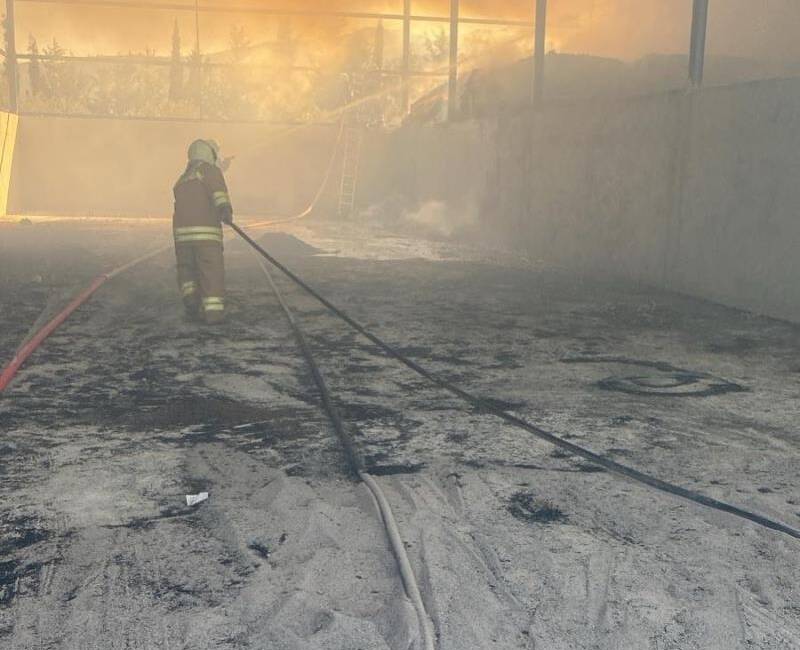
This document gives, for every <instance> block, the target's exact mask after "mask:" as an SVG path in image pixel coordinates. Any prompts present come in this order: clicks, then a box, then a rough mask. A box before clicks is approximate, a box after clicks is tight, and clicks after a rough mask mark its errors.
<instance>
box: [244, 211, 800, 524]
mask: <svg viewBox="0 0 800 650" xmlns="http://www.w3.org/2000/svg"><path fill="white" fill-rule="evenodd" d="M231 227H232V228H233V229H234V230H235V231H236V232H237V233H238V234H239V235H240V236H241V237H242V239H244V240H245V241H246V242H247V243H248V244H250V245H251V246H252V247H253V248H254V249H255V250H256V251H257V252H258V253H259V254H260V255H261V256H262V257H264V258H265V259H266V260H267V261H268V262H269V263H270V264H272V265H273V266H274V267H275V268H277V269H278V270H279V271H281V272H282V273H283V274H284V275H286V276H287V277H288V278H289V279H290V280H292V282H294V283H295V284H297V285H298V286H300V287H301V288H302V289H303V290H304V291H306V292H307V293H309V294H310V295H311V296H313V297H314V298H315V299H316V300H318V301H319V302H320V303H322V305H324V306H325V307H326V308H327V309H328V310H329V311H330V312H331V313H333V314H335V315H336V316H337V317H339V318H340V319H341V320H343V321H344V322H345V323H347V324H348V325H349V326H350V327H351V328H353V329H354V330H355V331H356V332H358V333H359V334H361V335H362V336H365V337H366V338H367V339H369V340H370V341H371V342H372V343H374V344H375V345H376V346H378V347H379V348H380V349H381V350H383V351H384V352H385V353H386V354H387V355H389V356H390V357H393V358H394V359H397V360H398V361H399V362H400V363H402V364H403V365H405V366H407V367H408V368H410V369H411V370H413V371H414V372H416V373H417V374H418V375H420V376H422V377H424V378H425V379H427V380H428V381H430V382H431V383H433V384H435V385H437V386H439V387H440V388H442V389H444V390H446V391H448V392H450V393H452V394H453V395H455V396H456V397H458V398H460V399H462V400H463V401H465V402H467V403H468V404H470V405H471V406H473V407H474V408H476V409H477V410H478V411H480V412H483V413H488V414H490V415H493V416H495V417H498V418H500V419H502V420H503V421H505V422H506V423H508V424H510V425H512V426H514V427H517V428H519V429H523V430H525V431H527V432H528V433H531V434H533V435H534V436H536V437H537V438H539V439H541V440H544V441H546V442H549V443H550V444H552V445H554V446H556V447H559V448H560V449H563V450H564V451H567V452H569V453H570V454H573V455H575V456H580V457H582V458H585V459H586V460H588V461H590V462H592V463H594V464H596V465H599V466H600V467H603V468H604V469H607V470H608V471H610V472H613V473H614V474H617V475H619V476H623V477H625V478H628V479H630V480H632V481H635V482H637V483H641V484H643V485H647V486H648V487H651V488H653V489H655V490H658V491H660V492H665V493H667V494H672V495H673V496H677V497H680V498H682V499H686V500H687V501H692V502H693V503H697V504H699V505H701V506H705V507H707V508H713V509H714V510H718V511H720V512H726V513H728V514H730V515H733V516H735V517H739V518H741V519H746V520H747V521H750V522H753V523H755V524H758V525H759V526H763V527H764V528H769V529H771V530H775V531H778V532H780V533H784V534H786V535H789V536H790V537H794V538H795V539H800V530H798V529H796V528H793V527H791V526H789V525H788V524H784V523H783V522H780V521H777V520H775V519H770V518H769V517H765V516H764V515H760V514H758V513H756V512H752V511H750V510H745V509H744V508H740V507H738V506H735V505H732V504H729V503H725V502H724V501H719V500H717V499H714V498H712V497H709V496H706V495H704V494H700V493H699V492H695V491H694V490H688V489H686V488H682V487H680V486H679V485H675V484H673V483H668V482H667V481H663V480H661V479H659V478H656V477H655V476H651V475H650V474H646V473H644V472H641V471H639V470H637V469H634V468H632V467H628V466H627V465H622V464H620V463H618V462H616V461H615V460H612V459H611V458H608V457H606V456H602V455H600V454H597V453H595V452H593V451H590V450H589V449H585V448H584V447H580V446H579V445H576V444H574V443H572V442H569V441H567V440H564V439H563V438H559V437H558V436H556V435H555V434H552V433H550V432H549V431H545V430H544V429H542V428H540V427H538V426H536V425H534V424H531V423H530V422H527V421H526V420H523V419H522V418H520V417H517V416H516V415H513V414H511V413H509V412H507V411H504V410H503V409H501V408H499V407H498V406H496V405H495V404H493V403H492V402H490V401H489V400H486V399H484V398H481V397H477V396H475V395H472V394H471V393H468V392H467V391H465V390H463V389H461V388H459V387H458V386H456V385H455V384H453V383H452V382H450V381H448V380H446V379H442V378H440V377H437V376H436V375H435V374H433V373H432V372H430V371H429V370H426V369H425V368H423V367H422V366H421V365H419V364H418V363H417V362H415V361H413V360H412V359H409V358H408V357H407V356H405V355H404V354H402V353H401V352H399V351H398V350H396V349H395V348H393V347H392V346H391V345H389V344H388V343H385V342H384V341H383V340H382V339H380V338H378V337H377V336H375V335H374V334H372V333H371V332H370V331H369V330H367V329H366V328H365V327H364V326H363V325H361V324H360V323H358V322H357V321H356V320H354V319H353V318H351V317H350V316H349V315H348V314H347V313H346V312H344V311H342V310H341V309H339V308H338V307H337V306H336V305H334V304H333V303H331V302H330V301H329V300H328V299H327V298H325V297H324V296H322V295H320V294H319V293H318V292H317V291H315V290H314V289H313V288H312V287H311V286H309V285H308V284H307V283H306V282H304V281H303V280H302V279H301V278H299V277H298V276H297V275H295V274H294V273H292V271H290V270H289V269H288V268H286V267H285V266H284V265H283V264H281V263H280V262H279V261H278V260H276V259H275V258H274V257H272V255H270V254H269V253H268V252H267V251H265V250H264V249H263V248H262V247H261V246H260V245H259V244H258V243H257V242H256V241H255V240H254V239H253V238H252V237H250V236H249V235H248V234H247V233H246V232H245V231H244V230H242V228H240V227H239V226H238V225H236V224H231Z"/></svg>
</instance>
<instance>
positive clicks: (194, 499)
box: [186, 492, 208, 506]
mask: <svg viewBox="0 0 800 650" xmlns="http://www.w3.org/2000/svg"><path fill="white" fill-rule="evenodd" d="M206 499H208V492H201V493H200V494H187V495H186V505H187V506H196V505H197V504H198V503H203V501H205V500H206Z"/></svg>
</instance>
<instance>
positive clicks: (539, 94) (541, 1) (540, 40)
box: [533, 0, 547, 110]
mask: <svg viewBox="0 0 800 650" xmlns="http://www.w3.org/2000/svg"><path fill="white" fill-rule="evenodd" d="M546 38H547V0H536V42H535V44H534V52H533V106H534V108H535V109H536V110H540V109H541V108H542V102H543V101H544V58H545V39H546Z"/></svg>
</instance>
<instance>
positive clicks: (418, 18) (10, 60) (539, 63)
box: [3, 0, 709, 119]
mask: <svg viewBox="0 0 800 650" xmlns="http://www.w3.org/2000/svg"><path fill="white" fill-rule="evenodd" d="M532 1H533V3H534V7H533V8H534V12H535V20H534V21H532V22H531V21H526V20H504V19H495V18H466V17H463V16H461V14H460V6H459V5H460V0H450V13H449V15H448V16H425V15H417V14H414V13H412V0H403V12H402V13H381V12H366V11H334V10H322V9H317V10H313V9H309V10H306V9H275V8H269V7H253V6H250V7H244V6H237V5H226V4H221V3H208V2H206V3H203V4H201V3H200V0H194V2H193V3H192V4H179V3H175V2H165V1H163V0H161V1H159V0H135V1H125V0H6V37H7V43H6V51H5V52H4V53H3V54H4V55H5V58H6V68H7V71H8V84H9V104H10V109H11V111H12V112H14V113H18V112H19V99H18V87H19V81H18V72H17V63H18V61H20V60H22V61H30V60H32V59H34V58H36V59H38V60H45V61H47V60H58V61H83V62H91V63H117V64H119V63H135V64H142V65H170V63H171V59H169V58H166V57H144V56H138V57H136V56H127V57H114V56H73V55H63V56H48V55H37V56H36V57H34V56H32V55H29V54H17V52H16V44H15V21H14V7H15V4H16V3H23V4H46V5H68V6H82V7H97V8H114V9H132V10H135V9H145V10H147V9H150V10H167V11H183V12H194V14H195V27H196V40H195V46H196V49H197V53H198V55H199V54H200V24H199V16H200V14H201V13H228V14H237V13H240V14H260V15H269V16H282V17H291V16H303V17H307V16H314V17H327V18H353V19H370V20H379V21H384V20H385V21H400V22H402V24H403V57H402V65H401V68H400V70H379V71H377V74H380V75H382V76H389V77H399V78H400V80H401V86H400V88H401V90H400V92H401V106H402V109H403V111H404V113H407V112H408V110H409V106H410V81H411V79H412V78H413V77H447V79H448V84H447V87H448V101H447V114H448V118H449V119H454V118H455V117H456V115H457V111H458V52H459V47H458V46H459V42H458V35H459V27H460V26H461V25H488V26H505V27H523V28H535V46H534V57H533V59H534V65H533V68H534V73H533V79H532V86H531V103H532V105H533V107H534V108H535V109H536V110H540V109H541V108H542V106H543V105H544V97H545V57H546V53H545V42H546V36H547V25H546V22H547V0H532ZM708 7H709V0H694V3H693V12H692V28H691V45H690V57H689V59H690V60H689V80H690V83H691V85H692V86H693V87H699V86H701V85H702V81H703V68H704V63H705V49H706V32H707V25H708ZM415 22H428V23H447V24H448V25H449V33H450V58H449V65H448V68H447V71H425V70H412V69H411V27H412V24H413V23H415ZM203 65H204V66H209V67H230V66H232V65H233V64H230V63H214V62H204V63H203ZM245 67H251V68H262V69H272V70H284V71H298V72H324V70H323V69H320V68H314V67H310V66H267V65H247V64H245ZM345 72H351V73H356V72H358V71H356V70H351V71H345Z"/></svg>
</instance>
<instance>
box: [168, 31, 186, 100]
mask: <svg viewBox="0 0 800 650" xmlns="http://www.w3.org/2000/svg"><path fill="white" fill-rule="evenodd" d="M182 98H183V60H182V59H181V32H180V28H179V27H178V21H177V19H176V20H175V25H174V27H173V28H172V61H171V63H170V68H169V101H171V102H177V101H179V100H180V99H182Z"/></svg>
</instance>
